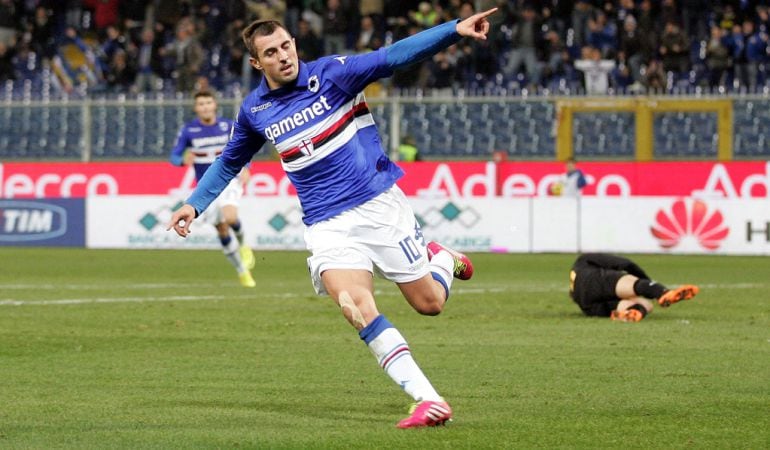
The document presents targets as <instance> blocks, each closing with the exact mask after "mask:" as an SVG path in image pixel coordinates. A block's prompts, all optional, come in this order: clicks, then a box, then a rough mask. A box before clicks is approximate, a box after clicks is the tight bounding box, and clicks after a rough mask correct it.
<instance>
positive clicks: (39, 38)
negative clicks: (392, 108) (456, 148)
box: [0, 0, 770, 95]
mask: <svg viewBox="0 0 770 450" xmlns="http://www.w3.org/2000/svg"><path fill="white" fill-rule="evenodd" d="M767 3H770V2H768V1H761V0H738V1H708V0H660V1H652V0H638V1H637V0H606V1H603V0H578V1H561V0H540V1H537V0H476V1H472V2H471V1H461V0H433V1H432V2H427V1H423V2H418V1H404V0H388V1H385V0H286V1H280V0H261V1H259V0H132V1H127V0H66V1H65V0H0V83H3V85H4V86H5V91H6V92H8V91H13V90H14V89H19V88H20V87H23V86H27V89H35V86H39V85H47V86H49V89H50V90H51V91H53V92H59V93H68V94H77V93H80V94H83V95H94V94H100V93H132V94H136V93H140V92H141V93H152V92H169V91H172V92H178V93H183V94H187V93H190V92H192V91H193V90H196V89H215V90H218V91H220V92H223V93H227V92H235V91H240V90H243V89H250V88H252V87H254V86H255V85H256V83H257V82H258V81H259V74H258V73H257V72H256V71H253V70H252V68H251V67H250V66H249V64H248V55H247V53H246V51H245V47H244V45H243V43H242V42H241V37H240V32H241V30H242V29H243V28H244V26H245V25H246V24H248V23H249V22H250V21H252V20H255V19H277V20H280V21H282V22H284V23H285V24H286V25H287V27H288V28H289V30H290V31H291V32H292V33H293V35H294V36H296V38H297V47H298V52H299V55H300V58H302V59H304V60H313V59H315V58H318V57H319V56H322V55H326V54H351V53H356V52H368V51H372V50H376V49H378V48H380V47H382V46H386V45H389V44H390V43H392V42H394V41H396V40H398V39H401V38H403V37H405V36H408V35H411V34H413V33H416V32H418V31H420V30H422V29H425V28H429V27H432V26H434V25H437V24H439V23H442V22H444V21H447V20H452V19H454V18H465V17H468V16H470V15H471V14H473V13H474V11H479V10H483V9H486V8H490V7H493V6H497V7H498V8H499V9H500V11H499V12H498V14H496V15H494V16H493V17H492V18H491V19H492V22H493V23H492V25H493V29H492V32H491V39H490V40H488V41H485V42H482V43H478V42H471V41H461V42H460V43H458V44H457V45H453V46H451V47H450V48H449V49H447V50H445V51H442V52H439V53H438V54H437V55H435V56H434V57H433V58H432V59H430V60H427V61H424V62H422V63H420V64H417V65H415V66H413V67H410V68H408V69H406V70H403V71H400V72H399V73H397V74H396V75H395V76H394V77H393V78H392V79H391V80H390V81H389V86H388V88H389V89H421V90H434V91H436V90H437V91H438V92H447V90H453V91H456V90H457V89H466V90H471V89H473V90H476V91H478V89H490V88H496V87H497V88H503V89H528V90H530V91H535V92H538V91H541V90H543V89H548V90H549V91H551V92H553V91H556V92H573V93H579V92H586V93H589V94H605V93H611V92H650V91H652V92H671V91H672V89H674V88H677V87H682V88H686V89H689V88H696V87H697V88H702V89H705V90H707V91H718V92H722V91H749V92H752V91H755V90H757V89H758V88H763V87H764V85H765V82H766V71H765V65H766V64H767V63H768V61H769V60H770V54H769V53H768V52H769V51H770V46H768V26H770V7H768V5H767ZM30 86H32V87H31V88H30Z"/></svg>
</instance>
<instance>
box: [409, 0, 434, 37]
mask: <svg viewBox="0 0 770 450" xmlns="http://www.w3.org/2000/svg"><path fill="white" fill-rule="evenodd" d="M440 18H441V15H440V14H439V12H438V11H436V9H435V5H432V4H431V3H430V2H420V3H418V4H417V10H410V11H409V20H411V21H412V23H413V24H415V25H417V26H418V27H420V28H421V29H423V30H424V29H426V28H430V27H432V26H435V25H438V23H439V19H440Z"/></svg>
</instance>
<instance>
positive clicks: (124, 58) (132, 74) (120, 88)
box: [104, 50, 136, 92]
mask: <svg viewBox="0 0 770 450" xmlns="http://www.w3.org/2000/svg"><path fill="white" fill-rule="evenodd" d="M104 78H105V80H106V81H107V88H108V89H109V90H111V91H115V92H128V91H129V89H130V88H131V86H133V85H134V80H135V78H136V70H135V69H134V68H133V67H132V66H131V64H129V61H128V54H127V53H126V52H125V50H118V51H116V52H115V53H113V55H112V61H110V64H109V66H108V68H107V72H106V73H105V76H104Z"/></svg>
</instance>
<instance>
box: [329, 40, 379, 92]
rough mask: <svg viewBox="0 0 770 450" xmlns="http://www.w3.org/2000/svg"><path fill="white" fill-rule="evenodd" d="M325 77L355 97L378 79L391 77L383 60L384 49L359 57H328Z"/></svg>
mask: <svg viewBox="0 0 770 450" xmlns="http://www.w3.org/2000/svg"><path fill="white" fill-rule="evenodd" d="M325 70H326V74H327V77H330V78H331V80H332V82H333V83H334V84H336V85H337V87H339V88H340V89H342V90H343V91H345V92H347V93H348V94H350V95H356V94H358V93H359V92H361V91H363V90H364V88H365V87H366V86H368V85H369V84H371V83H372V82H374V81H377V80H379V79H380V78H385V77H389V76H391V75H393V70H391V69H390V68H389V67H388V65H387V61H386V58H385V49H379V50H376V51H373V52H369V53H364V54H361V55H350V56H333V57H329V58H328V59H327V61H326V66H325Z"/></svg>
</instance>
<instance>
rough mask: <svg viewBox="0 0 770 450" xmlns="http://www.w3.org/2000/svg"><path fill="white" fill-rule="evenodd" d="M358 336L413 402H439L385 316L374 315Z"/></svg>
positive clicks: (406, 347) (407, 346)
mask: <svg viewBox="0 0 770 450" xmlns="http://www.w3.org/2000/svg"><path fill="white" fill-rule="evenodd" d="M359 335H360V336H361V339H363V340H364V342H366V345H367V346H368V347H369V350H371V352H372V354H373V355H374V357H375V358H377V362H378V363H379V364H380V367H382V369H383V370H384V371H385V373H387V374H388V375H389V376H390V378H392V379H393V381H395V382H396V384H398V385H399V386H401V388H402V389H403V390H404V391H405V392H406V393H407V394H409V395H410V396H411V397H412V398H413V399H414V400H415V401H421V400H432V401H443V399H442V398H441V396H440V395H438V392H436V390H435V389H434V388H433V385H431V384H430V381H428V378H427V377H426V376H425V374H423V373H422V370H420V367H419V366H418V365H417V363H416V362H415V360H414V359H413V358H412V353H411V352H410V351H409V345H408V344H407V343H406V340H405V339H404V337H403V336H401V333H399V332H398V330H397V329H395V328H394V327H393V325H392V324H391V323H390V322H388V319H386V318H385V316H383V315H379V316H377V318H376V319H374V320H373V321H372V322H371V323H369V325H367V326H366V327H365V328H364V329H363V330H361V331H360V332H359Z"/></svg>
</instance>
